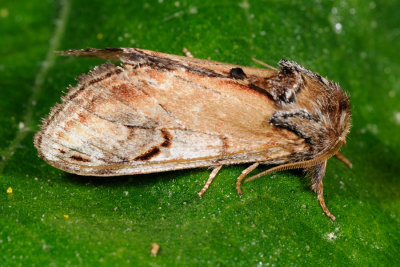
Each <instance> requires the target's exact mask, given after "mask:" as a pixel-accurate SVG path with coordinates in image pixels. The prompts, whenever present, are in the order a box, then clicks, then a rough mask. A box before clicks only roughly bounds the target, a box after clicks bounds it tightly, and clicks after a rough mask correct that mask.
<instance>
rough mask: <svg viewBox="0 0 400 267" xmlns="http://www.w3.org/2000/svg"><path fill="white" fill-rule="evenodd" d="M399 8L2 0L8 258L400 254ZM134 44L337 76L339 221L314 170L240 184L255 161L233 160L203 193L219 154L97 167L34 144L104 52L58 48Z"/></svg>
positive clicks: (357, 257)
mask: <svg viewBox="0 0 400 267" xmlns="http://www.w3.org/2000/svg"><path fill="white" fill-rule="evenodd" d="M399 14H400V2H399V1H396V0H383V1H355V0H350V1H320V0H313V1H306V0H304V1H287V0H284V1H250V0H243V1H228V0H222V1H215V0H214V1H210V0H201V1H200V0H197V1H196V0H195V1H188V0H177V1H167V0H164V1H163V0H158V1H157V0H155V1H141V0H140V1H139V0H136V1H127V0H121V1H117V2H114V1H103V0H95V1H76V0H61V1H55V0H46V1H38V0H29V1H28V0H20V1H2V2H0V36H1V41H0V140H1V142H0V151H1V161H0V252H1V253H0V265H4V266H7V265H8V266H13V265H94V264H99V263H100V264H101V263H102V264H105V265H129V264H131V265H134V264H140V265H151V266H170V265H181V266H190V265H204V264H210V265H217V266H218V265H222V266H235V265H242V266H270V265H303V264H312V265H317V264H318V265H321V264H322V265H357V266H360V265H362V266H365V265H399V264H400V260H399V257H398V253H399V248H400V233H399V225H400V224H399V221H400V195H399V188H400V179H399V176H400V167H399V162H400V156H399V153H400V151H399V150H400V78H399V73H400V57H399V49H400V16H399ZM121 46H125V47H140V48H145V49H150V50H157V51H162V52H166V53H171V54H182V52H181V51H182V48H183V47H187V48H188V49H189V50H190V51H191V52H192V53H193V54H194V56H195V57H198V58H210V59H213V60H218V61H223V62H230V63H236V64H242V65H251V66H256V64H255V63H254V62H252V60H251V58H252V57H255V58H257V59H259V60H262V61H264V62H267V63H269V64H271V65H274V64H276V62H278V60H279V59H280V58H287V59H291V60H295V61H297V62H299V63H300V64H302V65H304V66H306V67H308V68H309V69H311V70H313V71H317V72H319V73H321V74H323V75H324V76H327V77H328V78H329V79H332V80H334V81H337V82H339V83H340V85H341V86H342V87H343V88H344V89H345V90H346V91H347V92H348V93H349V94H350V96H351V103H352V110H353V127H352V130H351V133H350V135H349V137H348V145H347V146H346V147H344V148H343V149H342V152H343V154H345V155H346V156H347V157H348V158H350V159H351V160H352V162H353V165H354V168H353V169H348V168H347V167H346V166H345V165H344V164H343V163H341V162H340V161H338V160H337V159H335V158H333V159H331V160H330V161H329V163H328V170H327V174H326V177H325V180H324V181H325V182H324V185H325V200H326V202H327V205H328V207H329V208H330V210H331V211H332V213H333V214H334V215H336V218H337V220H336V221H335V222H332V221H330V220H329V218H328V217H326V216H325V215H324V214H323V212H322V210H321V208H320V206H319V204H318V201H317V199H316V196H315V194H314V193H313V192H312V191H311V190H310V187H309V181H308V180H307V179H306V178H305V177H304V176H303V174H302V173H301V172H281V173H277V174H274V175H270V176H267V177H264V178H262V179H258V180H256V181H254V182H251V183H248V184H245V185H244V187H243V190H244V196H243V197H241V198H240V197H238V196H237V194H236V191H235V188H234V183H235V178H236V177H237V176H238V175H239V174H240V172H241V171H242V170H243V168H245V167H246V166H245V165H239V166H228V167H224V168H223V170H222V171H221V173H220V174H219V175H218V177H217V179H216V180H215V182H214V183H213V185H212V186H211V187H210V189H209V190H208V192H207V193H206V194H205V196H204V197H203V199H198V197H197V192H198V191H199V190H200V189H201V188H202V186H203V184H204V182H205V181H206V179H207V177H208V174H209V170H206V169H193V170H186V171H176V172H168V173H156V174H149V175H138V176H126V177H114V178H89V177H79V176H76V175H71V174H67V173H64V172H62V171H59V170H57V169H54V168H52V167H50V166H48V165H47V164H45V163H44V162H43V161H42V160H41V159H39V158H38V157H37V152H36V150H35V149H34V147H33V144H32V138H33V135H34V133H35V132H36V131H37V130H38V126H37V125H38V124H39V123H40V119H41V118H43V117H44V116H46V115H47V114H48V112H49V110H50V108H51V107H52V106H53V105H54V104H55V103H56V102H60V100H59V99H60V96H61V95H63V91H65V90H66V89H65V88H66V87H67V86H68V85H69V84H73V85H74V84H75V81H74V77H76V76H78V75H79V74H81V73H85V72H87V71H89V70H90V69H92V68H93V67H94V66H95V65H98V64H101V63H102V61H101V60H97V59H83V58H65V57H57V56H55V55H54V54H53V51H54V50H62V49H69V48H86V47H98V48H103V47H121ZM267 168H268V167H262V168H259V171H262V170H265V169H267ZM9 187H11V188H12V190H13V192H12V193H11V194H10V193H7V189H8V188H9ZM66 215H68V216H66ZM153 242H157V243H158V244H159V245H160V247H161V249H160V252H159V255H158V256H157V257H152V256H151V255H150V246H151V243H153Z"/></svg>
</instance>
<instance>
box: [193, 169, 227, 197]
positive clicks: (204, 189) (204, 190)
mask: <svg viewBox="0 0 400 267" xmlns="http://www.w3.org/2000/svg"><path fill="white" fill-rule="evenodd" d="M222 166H223V165H219V166H217V167H215V168H214V169H213V170H212V172H211V173H210V176H209V177H208V180H207V182H206V184H205V185H204V187H203V188H202V189H201V191H200V192H199V193H198V195H199V198H201V197H202V196H203V195H204V193H205V192H206V191H207V189H208V187H209V186H210V184H211V183H212V181H213V180H214V178H215V176H217V173H218V172H219V170H221V168H222Z"/></svg>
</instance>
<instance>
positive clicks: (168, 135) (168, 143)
mask: <svg viewBox="0 0 400 267" xmlns="http://www.w3.org/2000/svg"><path fill="white" fill-rule="evenodd" d="M161 134H162V137H163V138H164V142H162V143H161V146H162V147H171V145H172V135H171V133H170V132H169V131H168V130H167V129H165V128H162V129H161Z"/></svg>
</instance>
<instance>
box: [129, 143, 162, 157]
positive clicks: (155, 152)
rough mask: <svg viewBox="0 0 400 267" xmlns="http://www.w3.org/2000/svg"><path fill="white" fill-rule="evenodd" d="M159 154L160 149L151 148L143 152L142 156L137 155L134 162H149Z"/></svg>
mask: <svg viewBox="0 0 400 267" xmlns="http://www.w3.org/2000/svg"><path fill="white" fill-rule="evenodd" d="M160 153H161V150H160V148H159V147H158V146H153V147H152V148H150V149H149V150H147V151H146V152H144V153H143V154H142V155H139V156H137V157H136V158H134V160H142V161H144V160H149V159H151V158H152V157H154V156H157V155H158V154H160Z"/></svg>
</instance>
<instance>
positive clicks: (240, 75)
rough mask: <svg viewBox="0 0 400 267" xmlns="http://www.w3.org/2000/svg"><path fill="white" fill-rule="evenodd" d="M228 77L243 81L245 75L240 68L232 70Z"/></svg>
mask: <svg viewBox="0 0 400 267" xmlns="http://www.w3.org/2000/svg"><path fill="white" fill-rule="evenodd" d="M229 76H231V77H232V78H234V79H239V80H243V79H244V78H246V77H247V76H246V73H244V71H243V70H242V69H241V68H233V69H231V70H230V71H229Z"/></svg>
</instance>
